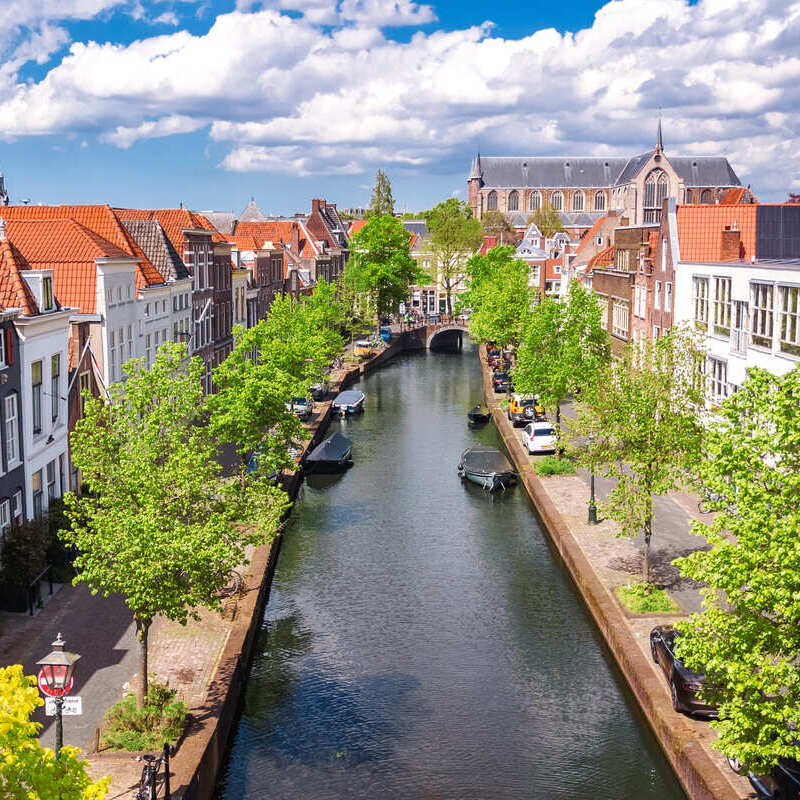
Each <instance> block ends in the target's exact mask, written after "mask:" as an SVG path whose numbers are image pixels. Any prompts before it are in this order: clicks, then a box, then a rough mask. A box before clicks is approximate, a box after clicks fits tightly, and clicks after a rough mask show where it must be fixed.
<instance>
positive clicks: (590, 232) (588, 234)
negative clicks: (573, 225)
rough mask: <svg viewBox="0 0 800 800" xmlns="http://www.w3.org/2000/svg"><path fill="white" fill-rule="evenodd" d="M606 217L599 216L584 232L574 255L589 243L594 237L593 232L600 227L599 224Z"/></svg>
mask: <svg viewBox="0 0 800 800" xmlns="http://www.w3.org/2000/svg"><path fill="white" fill-rule="evenodd" d="M607 219H608V217H600V219H598V220H596V221H595V223H594V225H592V227H591V228H589V230H588V231H587V232H586V235H585V236H584V237H583V239H581V243H580V244H579V245H578V249H577V250H576V251H575V254H576V255H577V254H578V253H580V252H581V250H583V248H584V247H586V245H587V244H589V242H590V241H591V240H592V239H593V238H594V235H595V233H597V231H598V230H599V229H600V226H601V225H602V224H603V223H604V222H605V221H606V220H607Z"/></svg>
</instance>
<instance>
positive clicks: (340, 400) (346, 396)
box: [333, 389, 364, 406]
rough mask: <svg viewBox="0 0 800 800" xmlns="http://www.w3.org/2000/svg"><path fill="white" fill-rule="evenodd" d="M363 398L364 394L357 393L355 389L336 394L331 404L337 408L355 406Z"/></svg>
mask: <svg viewBox="0 0 800 800" xmlns="http://www.w3.org/2000/svg"><path fill="white" fill-rule="evenodd" d="M363 396H364V393H363V392H359V391H358V390H357V389H348V390H347V391H346V392H341V393H340V394H338V395H337V396H336V399H335V400H334V401H333V402H334V405H337V406H352V405H355V404H356V403H357V402H358V401H359V400H360V399H361V398H362V397H363Z"/></svg>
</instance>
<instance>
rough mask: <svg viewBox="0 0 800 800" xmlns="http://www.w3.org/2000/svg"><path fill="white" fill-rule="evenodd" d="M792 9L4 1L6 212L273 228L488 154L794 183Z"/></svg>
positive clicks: (445, 173) (403, 188)
mask: <svg viewBox="0 0 800 800" xmlns="http://www.w3.org/2000/svg"><path fill="white" fill-rule="evenodd" d="M799 45H800V3H799V2H795V0H789V2H787V1H786V0H699V2H696V3H695V2H692V3H690V2H688V1H687V0H610V2H607V3H597V2H587V1H586V0H573V2H571V3H568V4H560V3H554V2H552V0H548V2H541V0H534V1H533V2H528V3H525V4H520V3H519V2H515V3H506V2H496V3H493V4H487V3H486V2H478V0H460V1H459V2H453V1H452V0H448V2H431V3H418V2H414V0H3V3H2V8H0V47H2V53H3V58H2V62H0V119H2V120H3V126H2V130H0V170H2V171H3V173H4V174H5V176H6V181H7V185H8V188H9V191H10V192H11V195H12V200H13V201H21V200H23V199H30V200H31V201H32V202H44V203H54V202H68V203H74V202H109V203H112V204H115V205H129V206H151V207H152V206H175V205H177V204H178V203H179V202H184V203H186V204H188V205H189V206H191V207H192V208H196V209H201V210H202V209H211V208H213V209H218V210H235V211H238V210H241V208H243V207H244V205H246V203H247V201H248V199H249V198H250V196H255V198H256V200H257V202H258V203H259V205H260V207H261V208H262V209H263V210H264V211H266V212H270V213H276V214H278V213H293V212H294V211H301V210H305V209H307V208H308V207H309V204H310V198H311V197H312V196H323V197H326V198H328V199H329V200H332V201H336V202H338V203H339V204H340V206H350V205H364V204H366V202H367V201H368V198H369V188H370V186H371V184H372V181H373V178H374V174H375V171H376V169H377V168H378V167H381V168H383V169H384V170H385V171H386V172H387V173H388V175H389V177H390V178H391V180H392V185H393V188H394V194H395V198H396V201H397V203H398V207H400V208H408V209H409V210H414V209H419V208H424V207H427V206H429V205H431V204H432V203H434V202H436V201H438V200H440V199H442V198H444V197H447V196H450V195H453V194H455V195H456V196H461V197H463V196H464V193H465V179H466V175H467V171H468V169H469V165H470V161H471V159H472V157H473V155H474V153H475V151H476V150H477V149H480V150H481V152H483V153H484V154H487V155H491V154H495V155H514V154H519V155H521V154H527V155H539V154H541V155H549V154H562V153H563V154H572V155H577V154H589V155H591V154H597V155H599V154H605V153H615V154H631V155H632V154H635V153H637V152H641V151H643V150H646V149H648V148H649V147H651V146H652V142H653V138H654V133H655V125H656V121H657V118H658V115H659V109H661V113H662V114H663V118H664V136H665V146H666V150H667V154H668V155H669V153H670V152H672V153H675V154H697V155H719V154H722V155H726V156H727V157H728V158H729V159H730V160H731V163H732V164H733V166H734V169H735V170H736V171H737V172H738V174H739V176H740V177H741V179H742V180H743V182H744V183H751V184H752V185H753V188H754V190H755V191H756V193H757V194H758V196H759V197H760V198H761V199H763V200H772V201H780V200H783V199H784V198H785V197H786V194H787V192H788V191H790V190H792V191H798V189H800V182H798V171H797V169H796V166H795V165H796V163H797V155H798V153H800V138H798V134H797V131H798V130H800V125H799V124H798V123H800V110H799V109H800V102H799V101H800V89H798V87H800V80H798V79H800V60H799V59H798V58H797V56H796V53H797V52H798V51H800V47H799Z"/></svg>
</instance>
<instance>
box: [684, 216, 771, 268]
mask: <svg viewBox="0 0 800 800" xmlns="http://www.w3.org/2000/svg"><path fill="white" fill-rule="evenodd" d="M758 208H760V206H757V205H737V206H721V205H689V206H678V209H677V218H678V246H679V248H680V258H681V261H691V262H701V263H702V262H708V261H711V262H713V261H719V260H720V254H721V252H722V231H723V230H725V229H726V228H727V229H733V228H734V227H735V228H737V229H738V230H739V231H740V234H739V235H740V237H741V245H742V246H741V257H742V258H743V259H745V260H746V259H749V258H750V257H751V256H754V255H756V210H757V209H758Z"/></svg>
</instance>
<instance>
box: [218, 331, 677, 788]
mask: <svg viewBox="0 0 800 800" xmlns="http://www.w3.org/2000/svg"><path fill="white" fill-rule="evenodd" d="M356 388H360V389H362V390H363V391H364V392H365V393H366V395H367V401H366V411H365V413H364V414H363V415H360V416H358V417H355V418H348V419H346V420H343V421H341V422H339V421H335V422H332V423H331V425H330V428H329V432H334V431H336V430H341V431H342V432H344V433H345V434H346V435H347V436H348V437H350V438H351V439H352V441H353V457H354V461H355V465H354V466H353V468H352V469H350V470H349V471H348V472H346V473H345V474H343V475H337V476H324V477H323V476H318V477H314V476H310V477H309V478H308V479H307V480H306V482H305V484H304V486H303V488H302V489H301V492H300V495H299V497H298V499H297V503H296V505H295V507H294V509H293V511H292V515H291V517H290V519H289V522H288V524H287V527H286V531H285V534H284V537H283V541H282V545H281V550H280V555H279V558H278V563H277V567H276V570H275V574H274V578H273V583H272V587H271V594H270V598H269V601H268V603H267V606H266V610H265V613H264V618H263V623H262V626H261V629H260V631H259V634H258V637H257V640H256V643H255V647H254V650H253V658H252V665H251V669H250V672H249V675H248V680H247V684H246V688H245V691H244V696H243V699H242V710H241V716H240V719H239V721H238V726H237V728H236V730H235V732H234V735H233V738H232V741H231V745H230V751H229V755H228V759H227V762H226V764H225V768H224V771H223V775H222V777H221V780H220V784H219V788H218V794H217V797H218V798H219V800H240V798H244V799H245V800H247V799H251V800H255V799H256V798H259V799H260V798H271V799H273V800H279V799H281V800H282V799H283V798H286V799H287V800H288V798H292V799H293V800H294V799H296V798H304V799H306V798H307V799H309V800H310V799H312V798H315V799H316V798H319V799H323V798H344V797H346V798H409V799H413V798H426V799H428V798H430V799H433V798H436V799H439V798H441V799H442V800H444V799H445V798H448V799H449V798H465V799H466V798H476V800H477V799H478V798H480V799H481V800H486V799H488V798H492V799H495V798H496V799H497V800H500V799H501V798H542V800H544V799H545V798H546V799H547V800H557V799H558V798H564V800H582V799H583V798H586V800H589V798H591V800H597V799H598V798H603V799H604V800H607V799H609V800H610V799H614V798H619V799H620V800H623V798H637V799H638V798H659V799H660V800H661V799H663V800H670V798H684V797H685V795H684V793H683V791H682V789H681V787H680V784H679V783H678V781H677V779H676V778H675V776H674V773H673V772H672V770H671V768H670V766H669V764H668V763H667V762H666V760H665V758H664V757H663V755H662V752H661V750H660V748H659V746H658V744H657V743H656V741H655V739H654V738H653V737H652V735H651V733H650V730H649V728H648V726H647V724H646V722H645V720H644V718H643V717H642V716H641V714H640V713H639V710H638V706H637V705H636V703H635V701H634V700H633V698H632V696H631V695H630V694H629V692H628V690H627V688H626V685H625V683H624V681H623V679H622V677H621V675H620V674H619V673H618V671H617V669H616V667H615V665H614V663H613V659H612V658H611V656H610V654H609V653H608V651H607V650H606V648H605V645H604V642H603V640H602V638H601V636H600V634H599V633H598V632H597V630H596V628H595V626H594V623H593V622H592V620H591V618H590V616H589V614H588V612H587V610H586V608H585V606H584V605H583V603H582V601H581V600H580V598H579V596H578V594H577V592H576V590H575V587H574V585H573V583H572V581H571V579H570V577H569V576H568V574H567V573H566V571H565V570H564V569H563V567H562V565H561V563H560V562H559V561H558V560H557V556H555V555H554V553H553V551H552V550H551V547H550V546H549V544H548V539H547V536H546V534H545V533H544V532H543V531H542V529H541V527H540V524H539V522H538V519H537V516H536V514H535V512H534V510H533V508H532V506H531V504H530V502H529V500H528V497H527V495H526V494H525V491H524V488H523V487H522V486H518V487H516V488H514V489H511V490H509V491H508V492H506V493H505V494H503V495H500V496H494V497H493V496H490V495H488V494H486V493H485V492H483V491H482V490H480V489H479V488H478V487H476V486H473V485H472V484H466V483H462V481H461V480H460V479H459V477H458V476H457V474H456V463H457V461H458V457H459V455H460V453H461V452H462V450H463V449H464V448H465V447H468V446H469V445H471V444H475V443H483V444H492V445H498V443H499V439H498V435H497V432H496V430H495V428H494V427H493V426H492V425H489V426H487V427H485V428H483V429H482V430H478V431H475V430H470V429H469V428H468V427H467V425H466V413H467V411H468V409H469V408H471V407H472V406H473V405H475V404H476V403H478V402H480V401H481V400H482V380H481V370H480V364H479V361H478V358H477V351H476V348H475V347H474V346H473V345H471V344H469V341H468V340H465V342H464V348H463V351H462V352H458V353H420V354H413V355H402V356H399V357H398V358H396V359H395V360H393V361H392V362H390V363H388V364H386V365H384V366H383V367H381V368H380V369H379V370H377V371H375V372H374V373H372V374H371V375H370V376H369V377H368V378H366V379H362V380H361V382H360V383H358V384H356Z"/></svg>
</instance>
